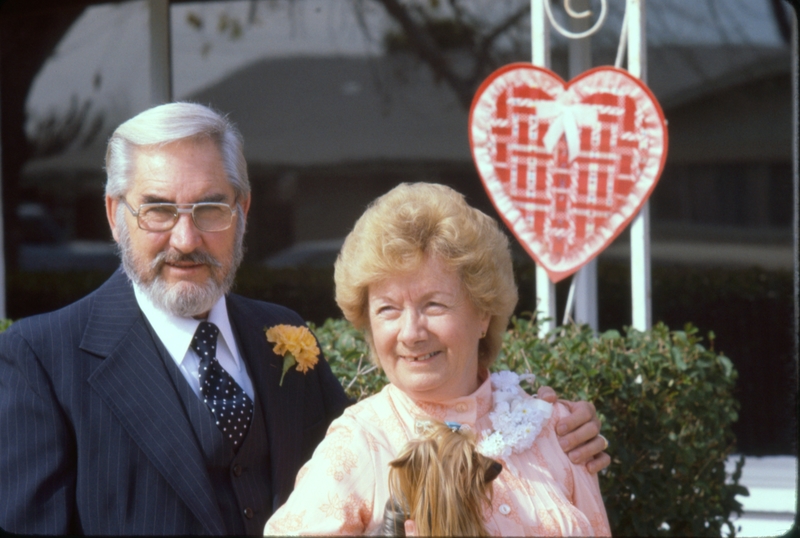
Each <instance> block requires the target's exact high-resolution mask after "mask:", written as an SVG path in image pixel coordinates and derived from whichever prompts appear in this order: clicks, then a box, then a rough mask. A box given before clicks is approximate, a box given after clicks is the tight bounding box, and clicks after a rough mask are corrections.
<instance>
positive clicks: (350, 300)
mask: <svg viewBox="0 0 800 538" xmlns="http://www.w3.org/2000/svg"><path fill="white" fill-rule="evenodd" d="M428 256H433V257H436V258H438V259H440V260H441V261H443V262H444V263H445V265H446V266H448V267H449V268H451V269H452V270H454V271H455V272H456V273H457V274H458V275H459V276H460V278H461V281H462V283H463V285H464V289H465V290H466V292H467V296H468V297H469V298H470V300H471V301H472V303H473V304H474V305H475V307H476V308H477V309H478V311H480V312H482V313H488V314H489V315H490V316H491V320H490V322H489V329H488V330H487V332H486V336H485V337H484V338H482V339H481V340H480V343H479V345H478V362H479V364H480V366H482V367H488V366H489V365H490V364H492V362H494V360H495V359H496V358H497V354H498V353H499V352H500V346H501V345H502V340H503V333H504V332H505V330H506V329H507V327H508V319H509V317H510V316H511V314H512V312H513V311H514V307H515V306H516V304H517V287H516V285H515V284H514V273H513V269H512V264H511V253H510V251H509V246H508V238H507V237H506V236H505V234H504V233H503V232H502V231H500V228H499V227H498V225H497V222H496V221H495V220H494V219H492V218H491V217H489V216H488V215H486V214H484V213H482V212H481V211H478V210H477V209H475V208H473V207H470V206H469V205H468V204H467V202H466V201H465V200H464V196H463V195H461V194H459V193H458V192H456V191H454V190H453V189H451V188H450V187H445V186H444V185H437V184H431V183H412V184H408V183H403V184H401V185H398V186H397V187H395V188H394V189H392V190H391V191H389V192H388V193H386V194H384V195H383V196H381V197H379V198H378V199H376V200H375V201H374V202H372V204H370V206H369V207H368V208H367V210H366V211H365V212H364V214H363V215H362V216H361V218H359V219H358V221H357V222H356V224H355V227H354V228H353V231H352V232H350V234H349V235H348V236H347V238H346V239H345V242H344V245H343V246H342V250H341V252H340V253H339V257H338V259H337V260H336V265H335V268H336V270H335V273H334V280H335V281H336V302H337V304H338V305H339V308H341V309H342V312H343V313H344V316H345V317H346V318H347V319H348V320H349V321H350V322H351V323H352V324H353V325H354V326H355V327H356V328H357V329H360V330H363V331H364V334H365V336H366V338H367V341H368V342H369V344H370V346H371V347H372V351H373V360H376V358H375V357H374V355H375V353H374V351H375V350H374V346H373V344H372V334H371V331H370V326H369V312H368V291H369V286H370V285H372V284H375V283H377V282H380V281H382V280H384V279H386V278H389V277H392V276H394V275H397V274H399V273H403V272H408V271H413V270H415V269H416V268H418V267H419V266H420V264H421V263H422V262H423V261H424V260H425V259H426V257H428Z"/></svg>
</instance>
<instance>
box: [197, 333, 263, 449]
mask: <svg viewBox="0 0 800 538" xmlns="http://www.w3.org/2000/svg"><path fill="white" fill-rule="evenodd" d="M218 335H219V328H217V326H216V325H214V324H213V323H209V322H208V321H202V322H200V326H199V327H197V331H195V333H194V337H193V338H192V344H191V345H192V349H193V350H194V352H195V353H197V356H198V357H200V367H199V369H198V373H199V377H200V394H201V395H202V396H203V401H204V402H205V404H206V405H207V406H208V408H209V409H210V410H211V412H212V413H213V414H214V417H215V418H216V419H217V426H218V427H219V429H220V430H222V433H223V435H225V436H227V438H228V439H230V440H231V441H232V442H233V448H234V450H237V449H238V448H239V446H240V445H241V444H242V441H243V440H244V436H245V435H246V434H247V428H248V427H249V426H250V419H251V418H252V417H253V401H252V400H250V397H249V396H248V395H247V393H245V391H244V390H242V387H240V386H239V384H238V383H236V381H234V380H233V378H232V377H231V375H230V374H229V373H228V372H226V371H225V368H223V367H222V365H221V364H220V363H219V361H218V360H217V336H218Z"/></svg>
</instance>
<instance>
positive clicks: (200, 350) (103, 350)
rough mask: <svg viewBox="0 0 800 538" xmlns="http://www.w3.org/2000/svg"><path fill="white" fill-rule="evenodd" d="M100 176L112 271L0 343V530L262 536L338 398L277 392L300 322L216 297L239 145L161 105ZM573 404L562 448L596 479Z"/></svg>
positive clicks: (236, 220)
mask: <svg viewBox="0 0 800 538" xmlns="http://www.w3.org/2000/svg"><path fill="white" fill-rule="evenodd" d="M106 169H107V173H108V181H107V184H106V211H107V216H108V221H109V224H110V226H111V230H112V232H113V235H114V239H115V240H116V241H117V243H118V245H119V250H120V254H121V258H122V270H120V271H117V272H116V273H115V274H114V275H113V276H112V277H111V278H110V279H109V280H108V281H107V282H106V283H105V284H103V286H101V287H100V288H99V289H97V290H96V291H95V292H94V293H92V294H90V295H89V296H87V297H85V298H84V299H82V300H80V301H78V302H77V303H74V304H72V305H69V306H67V307H66V308H64V309H62V310H59V311H57V312H53V313H50V314H44V315H41V316H36V317H33V318H28V319H25V320H21V321H19V322H17V323H15V324H14V325H13V326H12V328H11V329H10V330H9V331H7V332H6V333H4V334H3V335H2V336H0V499H2V500H1V501H0V527H2V528H3V529H5V530H7V531H11V532H19V533H37V534H141V535H144V534H251V535H260V534H262V531H263V528H264V524H265V522H266V520H267V519H268V518H269V516H270V515H271V514H272V512H273V511H274V510H275V509H276V508H277V507H278V506H280V505H281V504H282V503H283V502H284V501H285V500H286V498H287V497H288V495H289V493H290V492H291V490H292V487H293V484H294V479H295V475H296V473H297V470H298V469H299V468H300V467H301V465H302V464H303V463H304V462H305V461H306V460H307V459H308V458H309V457H310V455H311V453H312V452H313V450H314V447H315V446H316V445H317V443H318V442H319V441H320V440H321V439H322V437H323V435H324V434H325V430H326V428H327V426H328V424H329V423H330V422H331V421H332V420H333V419H334V418H335V417H336V416H338V415H339V414H340V413H341V412H342V410H343V409H344V407H345V406H346V405H347V404H348V401H347V399H346V397H345V395H344V393H343V391H342V388H341V386H340V385H339V383H338V381H337V380H336V378H335V377H334V376H333V375H332V373H331V371H330V369H329V367H328V365H327V363H326V362H325V361H324V360H320V361H319V362H318V364H317V365H316V367H315V368H313V369H311V370H308V371H306V372H300V371H298V370H295V369H292V370H290V371H289V372H288V373H287V374H286V375H285V377H284V378H283V380H282V381H281V374H282V368H281V366H282V364H283V357H280V356H278V355H276V354H274V353H273V349H272V347H273V346H272V344H270V343H269V342H268V341H267V339H266V337H265V333H264V329H265V328H270V327H275V326H277V325H292V326H296V327H304V323H303V320H302V318H300V317H299V316H298V315H297V314H296V313H294V312H292V311H291V310H288V309H286V308H283V307H281V306H277V305H274V304H267V303H263V302H259V301H253V300H249V299H246V298H244V297H241V296H238V295H235V294H230V293H228V292H229V290H230V287H231V284H232V283H233V280H234V276H235V273H236V269H237V267H238V265H239V263H240V261H241V259H242V239H243V236H244V231H245V221H246V216H247V213H248V210H249V209H250V186H249V182H248V179H247V169H246V164H245V161H244V157H243V154H242V142H241V137H240V136H239V134H238V132H237V131H236V130H235V128H234V127H233V126H232V125H231V124H230V123H229V122H228V121H227V120H226V119H225V118H223V117H221V116H220V115H219V114H217V113H215V112H213V111H211V110H209V109H208V108H206V107H203V106H200V105H194V104H188V103H172V104H167V105H162V106H159V107H155V108H153V109H150V110H147V111H145V112H142V113H141V114H139V115H138V116H136V117H134V118H132V119H131V120H129V121H127V122H125V123H123V124H122V125H121V126H120V127H119V128H118V129H117V130H116V131H115V132H114V134H113V136H112V137H111V139H110V141H109V144H108V152H107V155H106ZM548 396H549V397H551V398H552V397H553V395H552V391H550V393H549V394H548ZM576 406H577V408H576V412H574V413H573V415H571V416H570V417H569V418H570V420H569V421H567V423H566V424H564V425H563V426H564V427H565V428H566V429H567V430H568V431H570V432H571V433H568V434H567V436H565V437H564V445H565V449H566V450H572V452H571V455H574V456H575V457H576V458H578V459H581V460H585V461H589V462H590V465H593V466H594V467H595V469H597V468H602V467H604V466H605V465H607V464H608V456H607V455H605V454H600V455H599V456H598V455H597V454H598V453H599V452H600V451H601V450H602V449H603V446H604V445H603V441H602V440H601V439H598V438H597V437H596V434H597V431H598V426H597V420H596V418H595V417H594V416H593V409H592V407H591V405H588V404H585V403H584V404H576ZM576 447H577V448H576Z"/></svg>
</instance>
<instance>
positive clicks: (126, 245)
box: [117, 219, 244, 318]
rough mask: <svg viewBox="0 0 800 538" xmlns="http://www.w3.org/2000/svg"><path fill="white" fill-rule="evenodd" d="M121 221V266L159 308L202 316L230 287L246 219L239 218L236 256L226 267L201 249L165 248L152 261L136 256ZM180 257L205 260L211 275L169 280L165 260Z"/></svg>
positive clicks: (190, 259)
mask: <svg viewBox="0 0 800 538" xmlns="http://www.w3.org/2000/svg"><path fill="white" fill-rule="evenodd" d="M118 222H121V224H120V225H119V226H118V228H117V232H118V236H119V242H118V244H117V247H118V250H119V255H120V258H122V268H123V269H124V270H125V273H126V274H127V275H128V278H130V279H131V280H132V281H133V282H135V283H136V285H137V286H139V288H140V289H141V290H142V291H143V292H144V294H145V295H147V297H148V299H150V301H151V302H152V303H153V304H154V305H156V307H157V308H160V309H161V310H164V311H165V312H169V313H170V314H173V315H175V316H180V317H187V318H188V317H193V316H199V315H201V314H204V313H206V312H208V311H209V310H211V307H213V306H214V304H216V302H217V301H218V300H219V298H220V297H222V296H223V295H225V294H226V293H228V292H229V291H230V289H231V286H232V285H233V280H234V278H235V276H236V270H237V269H238V268H239V264H240V263H241V262H242V258H243V257H244V248H243V245H242V243H243V239H244V222H241V221H240V220H237V223H236V226H237V230H236V237H235V239H234V249H233V256H232V257H231V263H230V265H229V266H228V267H227V268H226V267H224V266H223V264H222V262H220V261H219V260H217V259H216V258H214V257H213V256H212V255H210V254H208V253H207V252H198V251H195V252H192V253H190V254H180V253H178V252H176V251H174V250H166V251H161V252H159V253H158V254H157V255H156V257H155V258H154V259H153V260H152V261H151V262H147V261H144V260H141V259H137V255H136V253H135V252H134V249H133V245H132V242H131V236H130V231H129V230H128V226H127V224H126V223H125V221H124V219H121V221H118ZM180 261H189V262H193V263H201V264H205V265H206V266H208V268H209V270H210V272H211V276H210V278H209V279H208V281H207V282H205V283H204V284H197V283H194V282H176V283H173V284H170V283H167V282H166V281H164V278H163V277H162V275H161V270H162V269H163V267H164V264H165V263H167V262H169V263H175V262H180Z"/></svg>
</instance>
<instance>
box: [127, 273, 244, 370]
mask: <svg viewBox="0 0 800 538" xmlns="http://www.w3.org/2000/svg"><path fill="white" fill-rule="evenodd" d="M133 292H134V294H135V295H136V302H137V303H139V308H141V309H142V312H143V313H144V315H145V317H146V318H147V321H149V322H150V325H152V326H153V330H154V331H155V332H156V335H157V336H158V338H159V339H160V340H161V342H162V343H163V344H164V347H166V348H167V351H168V352H169V354H170V356H171V357H172V359H173V360H174V361H175V362H176V363H177V364H178V365H180V364H181V362H183V359H184V358H185V357H186V352H187V351H188V350H189V345H190V344H191V343H192V338H193V337H194V333H195V331H197V327H198V325H200V322H201V321H202V320H199V319H194V318H185V317H181V316H176V315H174V314H170V313H169V312H165V311H164V310H161V309H160V308H158V307H157V306H156V305H155V304H153V301H151V300H150V298H149V297H148V296H147V294H146V293H145V292H144V291H142V289H141V288H140V287H139V286H138V285H137V284H136V283H134V284H133ZM207 321H209V322H211V323H213V324H214V325H216V326H217V327H218V328H219V336H220V337H221V338H223V339H224V340H225V344H227V346H228V348H229V349H230V350H231V351H232V353H231V354H232V355H233V362H234V363H235V364H236V368H237V369H241V363H240V362H239V353H237V352H236V351H235V350H236V349H237V346H236V340H234V337H233V329H232V328H231V322H230V319H229V318H228V305H227V302H226V301H225V296H224V295H223V296H222V297H220V298H219V299H218V300H217V302H216V303H214V306H212V307H211V311H210V312H209V313H208V319H207Z"/></svg>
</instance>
